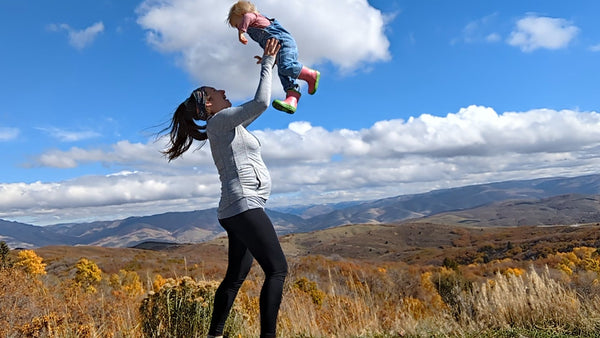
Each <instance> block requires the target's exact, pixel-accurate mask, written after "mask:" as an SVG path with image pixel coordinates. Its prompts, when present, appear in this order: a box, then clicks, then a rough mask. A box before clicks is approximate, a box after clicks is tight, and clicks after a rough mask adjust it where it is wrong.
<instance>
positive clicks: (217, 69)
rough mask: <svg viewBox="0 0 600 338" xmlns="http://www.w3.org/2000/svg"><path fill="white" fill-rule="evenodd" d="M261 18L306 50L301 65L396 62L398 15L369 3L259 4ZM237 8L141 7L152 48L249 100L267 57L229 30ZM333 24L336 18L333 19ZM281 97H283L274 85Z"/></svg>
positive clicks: (194, 4)
mask: <svg viewBox="0 0 600 338" xmlns="http://www.w3.org/2000/svg"><path fill="white" fill-rule="evenodd" d="M254 3H255V4H256V6H257V8H258V10H259V11H261V12H262V13H263V14H265V15H266V16H269V17H275V18H277V19H278V20H279V21H280V22H281V23H282V25H283V26H284V27H285V28H286V29H288V30H289V31H290V32H291V33H292V35H293V36H294V38H295V39H296V42H297V44H298V49H299V54H300V56H299V59H300V62H302V63H304V64H307V65H314V64H318V63H324V62H329V63H331V64H333V65H335V66H337V67H338V69H339V70H340V71H341V72H351V71H354V70H356V69H359V68H361V67H362V66H365V65H368V64H369V63H373V62H379V61H386V60H389V58H390V54H389V45H390V43H389V40H388V39H387V37H386V36H385V34H384V32H385V28H386V24H387V23H388V21H389V20H390V18H391V16H387V15H384V14H383V13H382V12H381V11H379V10H377V9H375V8H373V7H372V6H371V5H369V3H368V2H367V0H308V1H307V0H290V1H286V3H285V10H284V9H283V7H282V6H281V3H280V2H277V1H273V0H257V1H254ZM231 4H232V3H231V2H226V1H225V2H224V1H218V0H201V1H197V0H164V1H156V0H146V1H145V2H143V3H142V4H141V5H140V6H139V8H138V14H139V18H138V23H139V24H140V25H141V26H142V27H143V28H144V29H145V30H146V31H147V41H148V43H150V44H151V45H152V46H154V47H155V48H157V49H158V50H160V51H162V52H165V53H174V54H176V55H178V63H179V66H180V67H182V68H183V69H185V70H186V71H187V72H188V73H190V74H191V75H192V76H193V78H194V79H195V80H197V81H198V82H200V83H202V84H210V85H212V86H214V87H219V88H227V89H228V96H230V97H232V98H235V99H241V98H246V97H248V96H250V95H252V94H253V93H254V91H255V89H256V74H257V72H258V68H257V66H256V65H254V59H253V56H254V55H261V54H262V50H261V49H260V47H259V46H258V44H257V43H255V42H254V41H250V43H248V45H245V46H244V45H242V44H240V43H239V42H238V40H237V37H236V31H235V30H234V29H233V28H231V27H229V26H228V25H227V24H226V23H225V19H226V17H227V14H228V12H229V7H230V6H231ZM332 18H335V19H334V20H332ZM273 87H274V88H273V89H274V90H281V88H280V86H278V85H274V86H273Z"/></svg>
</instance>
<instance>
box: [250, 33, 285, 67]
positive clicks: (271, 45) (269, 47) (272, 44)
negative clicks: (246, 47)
mask: <svg viewBox="0 0 600 338" xmlns="http://www.w3.org/2000/svg"><path fill="white" fill-rule="evenodd" d="M280 48H281V44H279V40H277V39H269V40H267V44H266V45H265V52H264V54H263V56H262V57H260V56H258V55H257V56H255V57H254V58H255V59H256V60H257V61H256V63H257V64H260V63H261V62H262V58H263V57H265V56H276V55H277V53H279V49H280Z"/></svg>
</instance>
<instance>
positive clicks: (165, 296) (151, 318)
mask: <svg viewBox="0 0 600 338" xmlns="http://www.w3.org/2000/svg"><path fill="white" fill-rule="evenodd" d="M217 287H218V284H217V283H216V282H202V281H199V282H196V281H194V280H193V279H192V278H190V277H183V278H179V279H177V280H174V279H167V280H166V281H165V284H164V285H162V286H161V287H160V289H159V290H158V291H157V292H154V291H151V292H149V294H148V296H147V297H146V298H144V300H143V301H142V305H141V306H140V315H141V325H142V331H143V333H144V337H206V335H207V334H208V329H209V326H210V318H211V314H212V307H213V300H214V296H215V291H216V290H217ZM242 322H243V316H242V314H241V311H240V310H239V309H238V308H237V307H236V306H235V305H234V307H233V308H232V310H231V313H230V314H229V318H228V319H227V322H226V323H225V334H227V335H229V336H234V335H237V334H238V333H239V332H240V331H241V327H242Z"/></svg>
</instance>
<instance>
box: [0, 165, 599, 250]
mask: <svg viewBox="0 0 600 338" xmlns="http://www.w3.org/2000/svg"><path fill="white" fill-rule="evenodd" d="M267 213H268V214H269V216H270V217H271V220H272V221H273V224H274V225H275V228H276V230H277V232H278V234H280V235H284V234H290V233H306V232H311V231H317V230H322V229H327V228H332V227H338V226H341V225H348V224H367V223H369V224H395V223H402V222H407V221H410V222H412V223H415V222H428V223H435V224H453V225H464V226H521V225H557V224H560V225H572V224H577V223H593V222H600V175H587V176H579V177H552V178H541V179H534V180H520V181H504V182H497V183H488V184H479V185H471V186H465V187H458V188H451V189H443V190H435V191H431V192H427V193H422V194H413V195H399V196H395V197H390V198H384V199H380V200H374V201H362V202H356V201H353V202H344V203H337V204H326V205H308V206H293V207H287V208H274V209H267ZM222 235H224V233H223V230H222V228H221V227H220V225H219V223H218V220H217V218H216V210H215V209H214V208H213V209H205V210H197V211H190V212H170V213H163V214H158V215H151V216H141V217H129V218H126V219H122V220H113V221H97V222H91V223H69V224H55V225H48V226H34V225H30V224H23V223H18V222H11V221H5V220H0V240H1V241H5V242H6V243H7V244H8V245H9V246H10V247H11V248H36V247H42V246H48V245H70V246H75V245H93V246H105V247H130V246H135V245H138V244H140V243H144V242H148V241H158V242H172V243H200V242H204V241H207V240H211V239H213V238H216V237H218V236H222Z"/></svg>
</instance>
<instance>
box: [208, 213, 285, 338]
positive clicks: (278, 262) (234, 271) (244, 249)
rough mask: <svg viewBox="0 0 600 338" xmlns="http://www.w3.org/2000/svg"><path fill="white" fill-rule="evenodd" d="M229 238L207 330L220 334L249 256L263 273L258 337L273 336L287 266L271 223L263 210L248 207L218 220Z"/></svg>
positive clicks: (245, 269) (247, 265) (244, 274)
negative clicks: (222, 277)
mask: <svg viewBox="0 0 600 338" xmlns="http://www.w3.org/2000/svg"><path fill="white" fill-rule="evenodd" d="M219 223H221V226H223V228H225V230H226V231H227V236H228V237H229V254H228V255H229V258H228V266H227V273H226V274H225V279H223V282H221V285H220V286H219V288H218V289H217V291H216V293H215V304H214V309H213V315H212V320H211V324H210V329H209V331H208V333H209V334H210V335H214V336H219V335H222V334H223V328H224V326H225V320H226V319H227V316H228V315H229V311H230V310H231V306H232V305H233V301H234V300H235V297H236V295H237V293H238V290H239V289H240V287H241V286H242V283H243V282H244V279H246V276H247V275H248V272H250V268H251V266H252V260H253V257H254V258H256V261H257V262H258V264H259V265H260V267H261V268H262V270H263V271H264V273H265V281H264V283H263V286H262V289H261V292H260V303H259V304H260V336H261V337H275V334H276V327H277V314H278V312H279V305H280V303H281V296H282V293H283V282H284V281H285V277H286V275H287V271H288V265H287V262H286V260H285V256H284V254H283V250H281V245H280V244H279V239H278V238H277V234H276V233H275V229H274V228H273V223H271V220H270V219H269V216H267V214H266V213H265V211H264V210H263V209H250V210H247V211H244V212H242V213H241V214H238V215H235V216H232V217H228V218H224V219H220V220H219Z"/></svg>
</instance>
